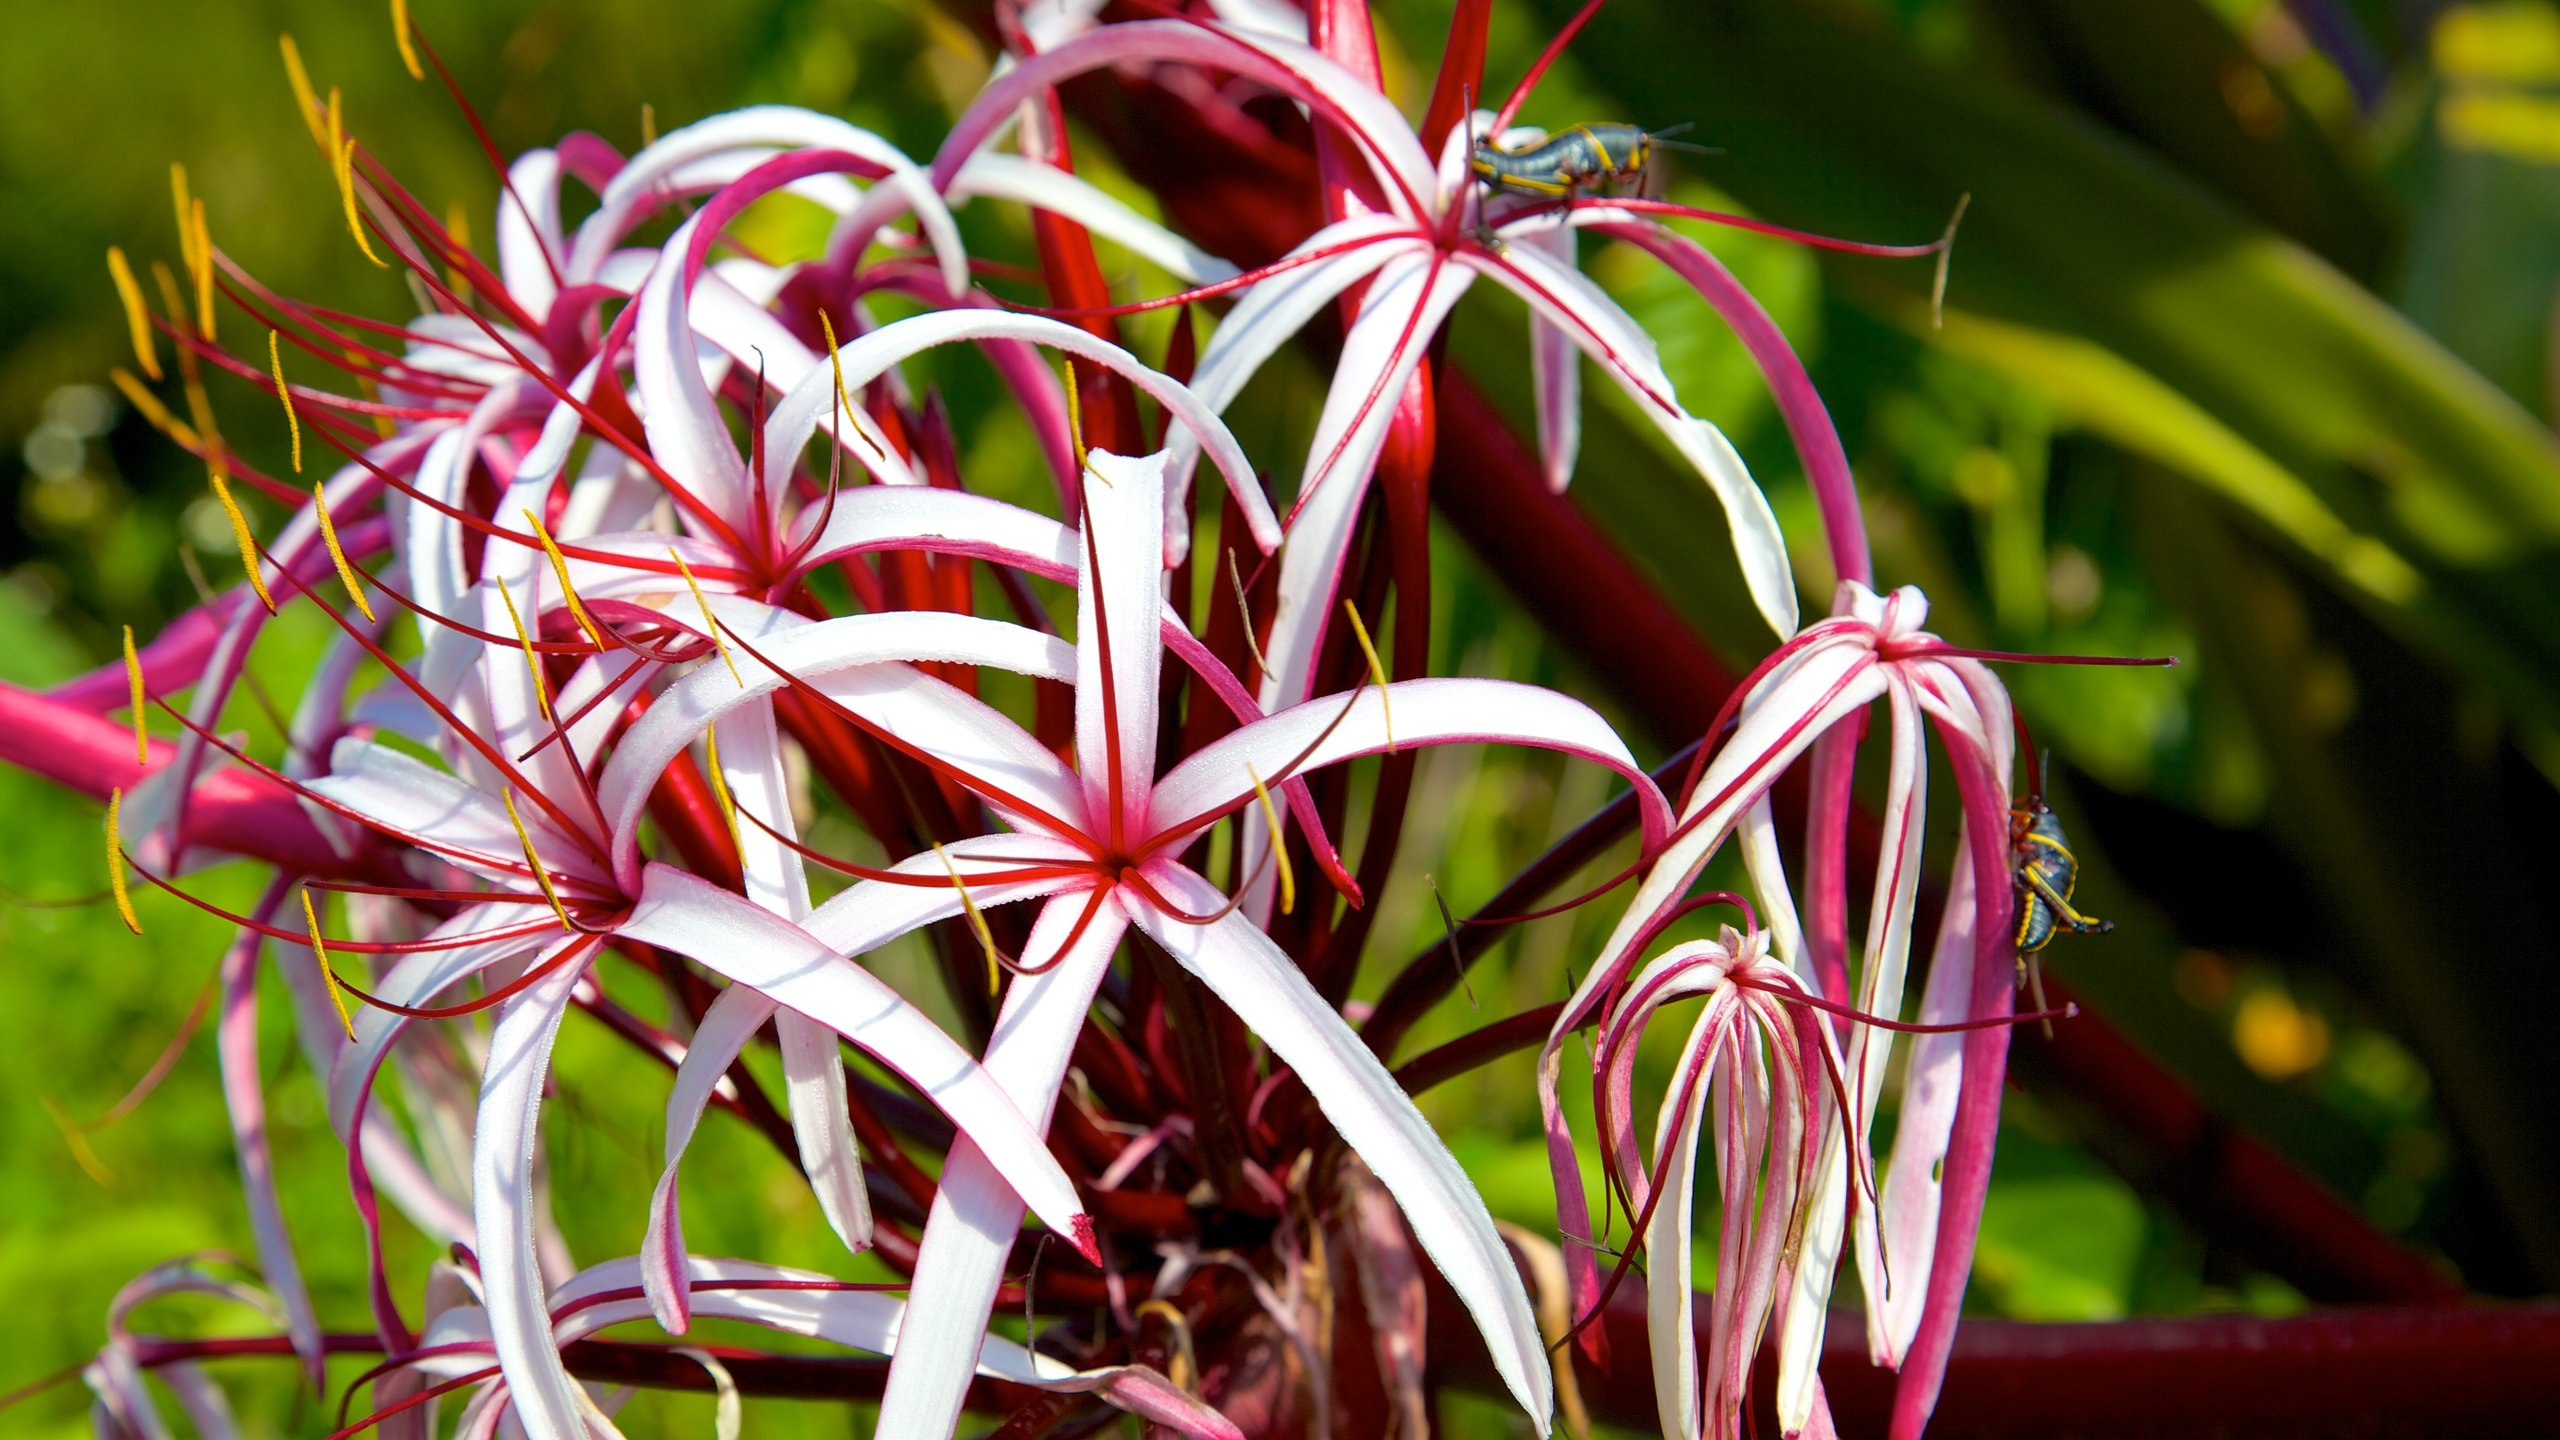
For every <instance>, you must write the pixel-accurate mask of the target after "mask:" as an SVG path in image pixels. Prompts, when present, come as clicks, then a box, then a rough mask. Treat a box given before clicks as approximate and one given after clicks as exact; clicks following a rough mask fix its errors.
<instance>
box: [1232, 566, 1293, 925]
mask: <svg viewBox="0 0 2560 1440" xmlns="http://www.w3.org/2000/svg"><path fill="white" fill-rule="evenodd" d="M1230 553H1232V552H1230ZM1244 773H1245V777H1246V778H1247V779H1249V780H1251V781H1252V782H1253V798H1254V802H1255V803H1256V804H1258V805H1260V806H1261V807H1262V823H1263V824H1264V825H1266V826H1268V827H1270V830H1271V853H1272V855H1273V856H1274V857H1276V858H1277V859H1278V860H1279V862H1280V913H1281V914H1283V915H1286V914H1288V913H1289V912H1290V911H1291V910H1293V909H1295V908H1297V904H1298V877H1297V875H1296V873H1295V872H1294V871H1292V870H1291V869H1290V867H1289V843H1288V839H1287V837H1286V836H1284V835H1282V834H1281V833H1280V807H1278V806H1276V805H1274V804H1272V803H1271V791H1270V789H1269V787H1267V786H1265V785H1264V784H1263V783H1262V777H1261V776H1260V775H1257V774H1255V773H1254V770H1253V765H1252V763H1251V762H1247V763H1246V765H1245V767H1244Z"/></svg>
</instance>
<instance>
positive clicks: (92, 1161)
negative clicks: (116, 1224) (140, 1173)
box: [43, 1095, 116, 1188]
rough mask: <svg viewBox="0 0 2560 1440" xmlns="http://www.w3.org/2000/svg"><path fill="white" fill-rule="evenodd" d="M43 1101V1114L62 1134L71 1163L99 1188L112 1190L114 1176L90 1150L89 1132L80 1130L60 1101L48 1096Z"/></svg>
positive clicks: (114, 1180) (94, 1152) (78, 1123)
mask: <svg viewBox="0 0 2560 1440" xmlns="http://www.w3.org/2000/svg"><path fill="white" fill-rule="evenodd" d="M43 1099H44V1110H45V1113H46V1114H48V1115H50V1116H52V1117H53V1123H54V1127H55V1128H56V1129H59V1130H60V1131H61V1132H62V1143H63V1144H65V1145H67V1146H69V1147H70V1149H71V1162H72V1163H73V1164H75V1165H77V1166H79V1167H80V1169H81V1171H82V1172H83V1173H85V1174H86V1175H88V1177H89V1178H90V1179H92V1180H95V1181H96V1182H98V1184H99V1186H100V1187H101V1188H112V1187H113V1186H114V1185H115V1183H116V1174H115V1172H114V1171H112V1170H110V1169H108V1168H107V1166H106V1162H105V1161H103V1160H100V1159H99V1158H98V1152H97V1151H96V1150H94V1149H91V1148H90V1145H89V1132H88V1131H86V1130H84V1129H82V1128H81V1126H80V1122H79V1121H77V1120H74V1119H72V1118H71V1112H70V1111H68V1110H65V1109H63V1108H62V1102H61V1101H59V1100H56V1099H54V1098H53V1097H52V1096H50V1095H47V1096H44V1097H43Z"/></svg>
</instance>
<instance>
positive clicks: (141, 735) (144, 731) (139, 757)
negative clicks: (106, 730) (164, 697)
mask: <svg viewBox="0 0 2560 1440" xmlns="http://www.w3.org/2000/svg"><path fill="white" fill-rule="evenodd" d="M124 677H125V679H126V680H127V681H129V682H131V684H132V686H133V763H134V764H136V765H148V764H150V763H151V727H150V724H149V723H148V715H149V709H150V702H149V700H148V699H147V698H146V697H145V696H144V694H143V690H142V657H141V656H139V655H137V654H135V653H134V649H133V627H132V626H130V625H127V626H126V627H124Z"/></svg>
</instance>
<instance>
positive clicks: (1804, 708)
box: [1557, 631, 1885, 1029]
mask: <svg viewBox="0 0 2560 1440" xmlns="http://www.w3.org/2000/svg"><path fill="white" fill-rule="evenodd" d="M1884 683H1885V682H1884V679H1883V677H1882V676H1881V675H1879V674H1878V673H1877V663H1876V658H1875V652H1874V651H1873V650H1872V649H1871V648H1869V646H1868V644H1867V643H1866V639H1865V632H1863V631H1858V632H1854V633H1851V634H1848V635H1844V636H1842V637H1841V638H1839V639H1837V640H1833V639H1831V638H1830V637H1829V636H1828V635H1824V636H1820V637H1816V639H1815V640H1814V641H1813V642H1811V643H1808V644H1806V645H1805V646H1804V647H1803V648H1802V649H1800V650H1799V651H1797V652H1796V653H1795V654H1794V655H1792V656H1790V657H1789V659H1788V662H1787V663H1785V664H1784V665H1782V666H1780V667H1779V668H1777V669H1775V670H1773V671H1772V672H1771V673H1770V674H1769V675H1768V676H1767V677H1766V678H1764V679H1763V680H1762V681H1761V682H1760V684H1759V685H1758V686H1757V687H1755V688H1754V690H1753V691H1752V695H1751V698H1750V699H1748V700H1746V701H1745V702H1744V704H1743V706H1742V709H1741V713H1740V715H1739V717H1738V718H1737V720H1736V723H1735V726H1734V731H1733V733H1732V735H1730V736H1728V737H1727V738H1726V740H1725V742H1724V744H1723V746H1722V747H1721V748H1719V749H1718V750H1717V751H1716V753H1715V758H1714V759H1712V760H1710V761H1709V762H1708V763H1707V768H1706V772H1705V774H1703V775H1702V776H1700V777H1699V781H1698V787H1697V792H1696V794H1695V795H1694V796H1693V797H1692V798H1691V799H1690V802H1689V805H1688V808H1687V809H1686V810H1684V811H1683V812H1682V813H1681V816H1680V820H1681V824H1682V825H1683V826H1685V827H1687V828H1686V829H1685V830H1684V831H1683V832H1682V833H1681V834H1680V835H1679V837H1678V838H1676V839H1674V840H1673V841H1672V842H1671V843H1670V844H1669V845H1667V846H1665V847H1664V848H1663V851H1662V853H1661V854H1659V855H1657V856H1655V857H1654V861H1653V868H1652V869H1651V870H1649V871H1647V872H1646V874H1645V878H1644V883H1643V884H1642V885H1641V886H1639V887H1638V889H1637V891H1636V894H1635V897H1634V898H1633V899H1631V900H1629V901H1628V902H1627V908H1626V912H1625V913H1624V914H1623V915H1621V916H1620V917H1619V919H1618V925H1617V928H1616V929H1615V930H1613V931H1612V932H1610V936H1609V939H1608V942H1607V943H1606V944H1605V945H1604V946H1602V948H1601V951H1600V954H1601V960H1600V963H1599V964H1596V965H1594V966H1592V967H1591V972H1590V973H1589V974H1588V975H1586V976H1584V977H1583V981H1582V985H1581V987H1580V988H1579V989H1577V990H1575V991H1574V993H1573V998H1572V999H1570V1000H1568V1001H1566V1002H1565V1008H1564V1012H1563V1015H1562V1016H1561V1017H1559V1019H1558V1021H1557V1024H1558V1026H1559V1027H1560V1028H1562V1029H1569V1028H1571V1027H1572V1026H1574V1025H1577V1024H1580V1023H1581V1019H1582V1017H1583V1016H1585V1015H1587V1014H1589V1013H1590V1011H1591V1007H1592V1006H1593V1005H1594V1004H1595V1003H1597V1001H1598V999H1599V997H1600V995H1601V993H1602V992H1603V991H1605V990H1606V989H1607V988H1608V987H1609V986H1610V985H1612V984H1614V983H1616V977H1617V976H1619V975H1621V974H1623V973H1625V968H1626V966H1627V964H1628V963H1629V962H1630V961H1631V960H1632V959H1633V958H1634V957H1633V956H1631V955H1630V954H1629V953H1628V949H1629V947H1630V946H1631V945H1632V944H1633V942H1634V941H1635V939H1636V938H1637V937H1638V936H1639V935H1641V934H1642V933H1643V932H1644V930H1645V928H1646V926H1647V925H1649V924H1650V923H1651V922H1652V920H1653V917H1654V916H1656V915H1659V914H1660V913H1662V910H1663V908H1664V907H1665V906H1667V905H1670V904H1672V903H1674V902H1675V901H1677V900H1678V898H1679V897H1680V896H1682V895H1684V894H1686V893H1688V889H1689V885H1690V883H1691V882H1692V881H1694V880H1696V879H1697V876H1698V872H1699V871H1700V870H1702V869H1704V868H1705V866H1706V863H1707V861H1708V859H1709V858H1710V857H1711V856H1713V855H1714V854H1715V852H1716V850H1717V849H1718V847H1720V846H1721V845H1722V844H1723V843H1724V837H1725V834H1726V832H1727V831H1729V830H1730V829H1732V828H1733V826H1734V824H1735V822H1736V821H1737V820H1738V819H1739V818H1740V817H1741V815H1742V813H1743V811H1744V810H1745V809H1747V808H1748V807H1749V806H1750V805H1752V804H1753V803H1754V802H1755V801H1756V800H1757V799H1758V798H1759V797H1760V796H1761V795H1762V794H1764V793H1766V792H1767V790H1768V788H1769V786H1770V785H1771V784H1773V783H1775V781H1776V780H1777V777H1778V775H1779V774H1780V772H1782V771H1784V770H1785V769H1786V767H1787V766H1788V765H1790V764H1792V763H1794V761H1795V758H1796V757H1797V756H1798V755H1801V754H1803V753H1804V751H1805V749H1806V748H1807V747H1808V746H1810V745H1812V744H1813V742H1814V739H1815V737H1817V736H1819V735H1821V734H1822V732H1823V731H1825V730H1828V729H1830V728H1831V726H1832V725H1834V724H1836V723H1838V722H1839V720H1840V719H1841V718H1842V717H1844V716H1846V715H1848V714H1850V713H1852V712H1854V711H1856V710H1858V709H1861V708H1863V707H1864V706H1866V705H1867V704H1868V703H1870V702H1871V701H1873V700H1874V699H1875V698H1876V697H1877V696H1878V695H1880V694H1882V693H1883V691H1884Z"/></svg>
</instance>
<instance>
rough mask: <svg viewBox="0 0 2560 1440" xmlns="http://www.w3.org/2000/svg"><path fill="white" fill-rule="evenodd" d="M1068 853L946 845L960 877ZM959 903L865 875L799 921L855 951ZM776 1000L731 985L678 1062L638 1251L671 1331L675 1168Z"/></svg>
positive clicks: (1027, 887) (978, 887) (996, 890)
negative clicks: (661, 1160)
mask: <svg viewBox="0 0 2560 1440" xmlns="http://www.w3.org/2000/svg"><path fill="white" fill-rule="evenodd" d="M1074 853H1075V852H1074V851H1072V850H1069V849H1066V848H1065V847H1061V846H1058V845H1056V844H1055V843H1054V842H1049V841H1042V840H1040V839H1038V838H1037V837H1034V836H1028V835H987V836H979V837H975V838H972V839H967V840H958V841H954V842H952V843H951V844H949V845H946V846H944V847H943V855H944V856H948V857H949V862H950V864H951V865H952V867H953V868H955V869H957V870H958V871H959V872H960V873H961V875H963V876H964V877H966V876H972V875H980V874H986V873H990V872H996V871H1000V870H1002V869H1007V868H1014V862H1015V861H1017V860H1019V859H1020V858H1021V857H1023V856H1025V855H1041V856H1048V857H1052V858H1058V859H1069V858H1072V857H1073V855H1074ZM982 857H992V858H982ZM943 863H944V861H943V858H942V857H941V856H936V855H933V854H931V853H929V852H928V853H926V854H922V855H915V856H910V857H909V858H907V859H906V860H904V861H902V862H900V863H899V864H897V865H894V866H891V867H890V868H891V869H894V870H897V871H900V872H901V873H904V874H909V875H922V876H928V877H929V876H935V875H940V874H942V873H944V872H943V869H942V867H943ZM1074 883H1077V882H1076V881H1075V880H1074V879H1073V878H1072V877H1053V878H1050V879H1046V880H1031V881H1013V882H1001V881H994V880H972V881H971V882H970V887H969V894H970V898H971V899H972V900H973V901H974V902H975V903H976V904H977V905H978V906H979V907H980V908H982V909H983V908H987V907H991V906H996V905H1003V904H1007V903H1010V902H1012V901H1016V900H1027V899H1033V898H1036V897H1038V896H1041V895H1045V894H1048V893H1050V892H1052V891H1054V890H1056V889H1058V888H1059V887H1061V886H1064V885H1070V884H1074ZM960 911H961V905H960V893H959V892H958V891H957V890H954V889H952V888H950V887H948V886H923V885H898V884H893V883H889V882H886V881H879V880H865V881H862V882H860V883H858V884H856V885H854V886H853V887H852V888H850V889H848V890H846V891H844V892H843V893H841V894H839V895H837V896H836V897H835V898H833V899H831V900H829V901H828V902H827V903H826V904H825V905H822V906H820V907H819V908H818V910H817V911H816V912H815V913H813V914H812V915H811V916H810V917H809V919H808V922H807V925H806V927H805V928H807V929H808V931H809V933H811V934H813V935H815V936H817V937H818V939H819V940H820V941H821V942H822V943H824V944H825V945H827V946H828V947H829V948H830V949H832V950H834V951H836V952H837V953H838V954H841V955H843V956H845V957H846V958H847V959H853V958H856V957H859V956H862V955H865V954H868V953H869V952H871V951H873V950H876V949H878V948H879V947H881V946H883V945H886V944H888V943H889V942H890V941H892V940H895V939H897V938H898V937H899V936H901V935H905V934H908V933H910V932H912V931H915V930H919V929H922V928H923V927H925V926H927V925H930V924H932V923H933V922H935V921H937V920H947V919H950V918H951V917H952V916H954V915H957V914H959V913H960ZM781 1008H782V1007H781V1006H780V1005H779V1004H777V1003H776V1002H775V1001H774V1000H773V999H772V998H771V997H770V996H767V995H766V994H764V993H763V992H762V991H759V990H755V989H753V988H751V987H748V986H745V985H732V986H730V987H729V988H728V989H726V990H724V991H722V992H721V994H720V998H719V999H718V1000H715V1001H713V1002H712V1005H711V1009H710V1012H709V1013H707V1014H705V1015H704V1016H703V1018H702V1024H701V1025H700V1026H699V1027H698V1028H697V1029H696V1030H695V1032H694V1037H693V1043H692V1044H691V1045H689V1046H687V1047H686V1049H685V1053H684V1059H683V1061H682V1062H681V1063H679V1064H678V1065H677V1066H676V1078H675V1084H674V1086H673V1088H672V1089H670V1090H669V1091H668V1094H667V1122H666V1129H667V1133H666V1164H665V1167H664V1168H663V1169H662V1170H661V1171H660V1172H659V1176H658V1186H657V1190H656V1192H655V1193H654V1194H653V1195H652V1196H651V1198H650V1202H649V1229H648V1235H647V1238H646V1239H645V1241H644V1242H643V1243H642V1246H641V1252H640V1253H641V1259H642V1261H643V1266H642V1275H643V1277H644V1279H645V1283H646V1284H647V1287H648V1293H649V1299H650V1302H651V1304H652V1306H653V1308H654V1309H655V1312H656V1314H657V1316H658V1320H659V1323H660V1324H662V1325H664V1326H665V1327H666V1328H667V1329H668V1330H669V1331H671V1332H675V1333H679V1334H680V1333H682V1332H683V1330H684V1328H685V1317H686V1309H685V1301H684V1297H683V1295H682V1293H681V1292H680V1291H679V1290H678V1289H676V1288H675V1285H674V1280H675V1277H676V1276H677V1275H679V1274H681V1273H682V1271H683V1262H684V1256H685V1249H684V1230H683V1225H682V1217H681V1216H680V1215H679V1214H678V1212H677V1209H676V1181H677V1173H678V1169H679V1167H680V1166H681V1165H682V1163H683V1161H684V1152H685V1149H686V1147H687V1146H689V1145H691V1144H692V1143H693V1133H694V1129H695V1127H696V1126H698V1125H699V1124H701V1122H702V1112H703V1108H704V1107H705V1106H706V1105H708V1104H710V1102H711V1096H712V1094H713V1092H714V1091H715V1090H716V1089H718V1087H719V1084H720V1078H721V1076H722V1075H723V1074H724V1073H725V1072H726V1071H727V1070H728V1068H729V1065H730V1063H731V1062H732V1061H734V1060H736V1059H737V1058H738V1056H739V1054H740V1053H742V1052H743V1051H744V1050H745V1048H746V1045H747V1042H748V1040H749V1039H750V1038H752V1037H753V1036H754V1034H755V1032H756V1031H757V1030H759V1029H761V1028H763V1026H764V1022H765V1021H766V1020H767V1019H768V1018H770V1017H771V1016H772V1015H773V1014H774V1013H775V1012H776V1011H777V1010H780V1009H781Z"/></svg>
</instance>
